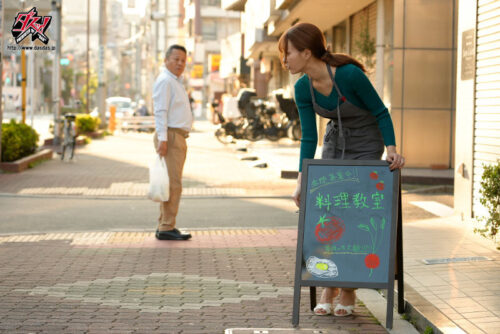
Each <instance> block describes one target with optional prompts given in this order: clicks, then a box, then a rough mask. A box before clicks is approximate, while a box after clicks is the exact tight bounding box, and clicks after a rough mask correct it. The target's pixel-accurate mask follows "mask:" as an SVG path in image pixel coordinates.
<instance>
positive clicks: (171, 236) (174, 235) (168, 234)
mask: <svg viewBox="0 0 500 334" xmlns="http://www.w3.org/2000/svg"><path fill="white" fill-rule="evenodd" d="M190 238H191V234H189V233H187V234H182V233H181V232H180V231H179V230H178V229H176V228H174V229H173V230H170V231H158V230H156V239H158V240H188V239H190Z"/></svg>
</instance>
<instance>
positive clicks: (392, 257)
mask: <svg viewBox="0 0 500 334" xmlns="http://www.w3.org/2000/svg"><path fill="white" fill-rule="evenodd" d="M310 166H353V167H357V166H375V167H381V166H386V167H387V168H389V167H388V163H387V162H386V161H382V160H327V159H321V160H319V159H318V160H315V159H305V160H304V162H303V171H302V182H301V194H302V196H303V197H302V200H301V201H300V215H299V228H298V237H297V254H296V265H295V284H294V297H293V315H292V324H293V326H294V327H297V326H298V324H299V313H300V291H301V288H302V287H303V286H309V287H310V292H311V295H310V298H311V310H312V309H313V308H314V306H315V304H316V287H317V286H321V287H339V288H342V287H345V288H372V289H387V315H386V328H389V329H390V328H392V324H393V308H394V279H392V278H396V279H397V280H398V312H399V313H403V312H404V297H403V296H404V290H403V287H404V283H403V247H402V218H401V182H400V181H401V173H400V170H399V169H396V170H394V171H392V173H393V174H392V181H393V184H392V189H391V190H392V194H393V195H392V203H391V205H392V206H391V208H392V210H391V211H390V215H391V221H390V224H388V226H390V232H389V235H390V245H389V260H388V268H387V270H388V275H387V277H388V280H387V282H382V283H380V282H359V281H357V282H350V281H338V280H335V281H325V280H314V279H312V280H303V277H302V269H303V267H304V263H305V261H304V259H303V250H304V247H303V243H304V232H305V220H306V204H307V201H306V196H307V195H306V194H307V193H308V191H309V189H308V184H309V182H308V178H309V175H308V170H309V167H310ZM396 262H397V274H396V273H395V271H396V268H395V266H396Z"/></svg>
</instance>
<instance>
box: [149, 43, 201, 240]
mask: <svg viewBox="0 0 500 334" xmlns="http://www.w3.org/2000/svg"><path fill="white" fill-rule="evenodd" d="M165 67H166V69H165V70H164V71H163V72H162V73H160V75H159V76H158V77H157V78H156V81H155V83H154V86H153V110H154V116H155V127H156V133H155V136H154V144H155V149H156V152H158V154H159V155H160V156H162V157H163V158H164V159H165V161H166V164H167V169H168V177H169V179H170V198H169V200H168V201H167V202H161V203H160V218H159V219H158V229H157V230H156V238H157V239H159V240H188V239H189V238H191V234H182V233H181V232H180V231H179V230H178V229H176V228H175V225H176V220H175V219H176V216H177V212H178V210H179V203H180V199H181V193H182V170H183V168H184V162H185V161H186V152H187V146H186V138H187V137H189V131H190V130H191V126H192V124H193V116H192V114H191V108H190V106H189V97H188V95H187V93H186V90H185V89H184V86H183V85H182V78H181V75H182V72H184V69H185V67H186V49H185V48H184V47H183V46H180V45H172V46H170V47H169V48H168V50H167V53H166V55H165Z"/></svg>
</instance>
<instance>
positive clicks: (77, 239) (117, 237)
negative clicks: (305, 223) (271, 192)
mask: <svg viewBox="0 0 500 334" xmlns="http://www.w3.org/2000/svg"><path fill="white" fill-rule="evenodd" d="M277 233H278V232H277V230H276V229H227V230H226V229H224V230H198V231H192V232H191V234H192V235H193V236H226V235H275V234H277ZM152 236H153V233H152V232H81V233H47V234H30V235H13V236H4V237H0V244H3V243H8V242H39V241H55V240H71V244H72V245H99V244H101V245H106V244H108V245H109V244H130V243H131V244H138V243H143V242H144V241H145V240H146V239H147V238H152Z"/></svg>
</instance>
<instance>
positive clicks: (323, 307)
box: [313, 303, 332, 315]
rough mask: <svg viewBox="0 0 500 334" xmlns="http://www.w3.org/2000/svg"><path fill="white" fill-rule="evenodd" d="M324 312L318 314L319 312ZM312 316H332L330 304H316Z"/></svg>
mask: <svg viewBox="0 0 500 334" xmlns="http://www.w3.org/2000/svg"><path fill="white" fill-rule="evenodd" d="M321 310H322V311H324V312H320V311H321ZM313 312H314V314H316V315H329V314H332V304H330V303H324V304H317V305H316V307H315V308H314V311H313Z"/></svg>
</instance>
